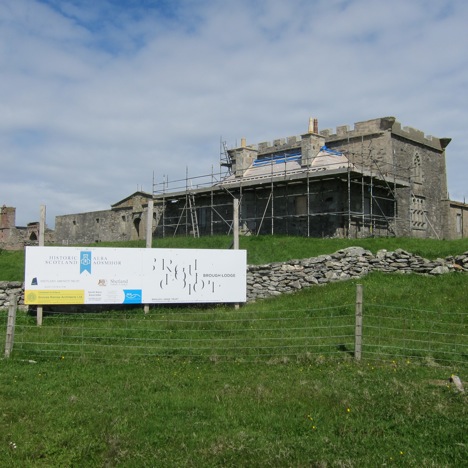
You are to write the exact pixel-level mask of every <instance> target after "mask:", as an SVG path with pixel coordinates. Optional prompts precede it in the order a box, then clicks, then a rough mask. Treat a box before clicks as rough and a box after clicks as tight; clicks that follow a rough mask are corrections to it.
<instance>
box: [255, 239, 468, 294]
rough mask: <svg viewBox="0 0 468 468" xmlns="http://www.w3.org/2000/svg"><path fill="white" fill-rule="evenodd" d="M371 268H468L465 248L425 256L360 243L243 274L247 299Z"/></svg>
mask: <svg viewBox="0 0 468 468" xmlns="http://www.w3.org/2000/svg"><path fill="white" fill-rule="evenodd" d="M372 271H382V272H386V273H400V274H409V273H419V274H427V275H440V274H443V273H449V272H452V271H462V272H463V271H464V272H468V252H465V253H464V254H462V255H459V256H456V257H447V258H445V259H438V260H427V259H425V258H422V257H419V256H417V255H413V254H411V253H409V252H406V251H404V250H401V249H398V250H396V251H395V252H388V251H386V250H379V251H378V252H377V254H375V255H374V254H372V252H370V251H369V250H365V249H362V248H360V247H350V248H347V249H343V250H339V251H338V252H336V253H334V254H331V255H321V256H319V257H313V258H306V259H302V260H290V261H288V262H281V263H269V264H266V265H250V266H249V267H248V274H247V300H248V302H252V301H255V300H256V299H264V298H267V297H272V296H279V295H280V294H285V293H292V292H295V291H298V290H300V289H303V288H307V287H310V286H313V285H320V284H326V283H329V282H333V281H343V280H348V279H356V278H361V277H363V276H365V275H367V274H368V273H370V272H372Z"/></svg>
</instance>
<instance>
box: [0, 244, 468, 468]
mask: <svg viewBox="0 0 468 468" xmlns="http://www.w3.org/2000/svg"><path fill="white" fill-rule="evenodd" d="M222 240H223V241H224V240H225V239H222ZM308 241H309V240H297V239H290V238H271V239H270V238H258V239H255V238H251V239H244V240H243V242H246V244H244V245H242V244H241V246H242V247H244V248H245V246H246V245H247V248H248V250H249V256H252V257H253V258H254V259H255V262H259V263H264V262H269V261H273V260H280V259H281V257H282V256H284V255H287V257H288V258H291V257H296V258H299V257H308V256H315V255H317V254H320V253H330V252H332V251H335V250H337V249H339V248H342V247H345V246H346V244H345V243H341V241H340V242H339V241H338V240H334V239H333V240H332V239H330V240H329V241H330V243H328V242H326V241H322V240H320V241H319V242H317V243H315V242H310V243H309V242H308ZM369 241H370V242H368V243H367V244H366V245H363V244H360V243H359V242H357V241H354V242H350V243H349V244H348V245H363V246H364V247H366V248H369V249H370V250H373V251H375V250H376V249H379V248H387V249H389V250H394V249H395V248H399V247H401V248H405V249H406V250H409V251H412V252H415V253H418V254H420V255H423V256H426V257H430V258H435V257H443V256H446V255H449V254H457V253H461V252H463V251H466V250H468V248H467V245H466V243H462V242H460V243H458V242H457V243H455V244H452V243H444V242H437V241H435V242H434V243H432V242H429V243H425V242H421V243H419V242H418V243H417V244H418V245H420V247H419V249H420V250H417V245H416V244H413V247H414V248H411V246H408V245H407V244H406V245H405V244H404V242H401V243H399V244H398V245H393V246H391V245H390V244H389V243H388V244H386V246H384V245H382V244H380V243H374V241H377V240H374V239H371V240H369ZM384 241H385V240H384ZM388 241H392V242H393V240H388ZM217 242H218V241H217ZM219 242H220V241H219ZM322 242H324V244H322ZM301 244H303V245H302V246H301ZM259 246H261V247H259ZM171 247H181V245H171ZM205 247H206V245H205ZM216 247H221V245H220V244H218V245H217V246H216ZM325 248H327V252H324V251H322V249H325ZM431 251H432V252H433V254H434V255H429V252H431ZM3 255H4V253H3V254H2V255H1V256H3ZM1 256H0V257H1ZM282 259H285V258H284V257H283V258H282ZM249 261H252V260H249ZM360 282H361V283H362V284H363V286H364V327H366V324H369V321H370V315H371V312H372V310H371V305H372V304H378V305H379V307H384V308H385V311H386V312H387V313H388V315H390V316H391V317H392V318H398V319H399V321H405V324H406V325H405V326H407V327H408V330H409V329H410V328H411V327H413V328H415V329H416V331H417V332H419V329H418V327H420V330H422V331H426V332H427V331H428V330H429V332H431V328H432V325H431V324H432V320H433V317H434V315H435V316H437V315H439V317H438V323H439V322H441V323H442V324H441V325H440V326H441V327H442V328H441V330H442V332H443V334H444V336H448V337H449V338H450V339H449V341H448V343H447V346H448V347H450V346H451V345H450V343H453V342H454V340H455V338H456V339H459V340H462V341H460V343H461V346H462V348H461V349H462V350H463V349H466V346H467V340H466V324H467V317H466V303H467V301H466V292H467V291H468V275H464V274H450V275H444V276H441V277H437V278H435V277H424V276H416V275H384V274H371V275H369V276H367V277H365V278H363V279H362V280H360ZM355 285H356V281H349V282H344V283H333V284H329V285H327V286H325V287H312V288H309V289H307V290H302V291H300V292H298V293H297V294H293V295H287V296H283V297H280V298H277V299H275V300H266V301H261V302H258V303H256V304H248V305H246V306H245V307H242V308H241V311H240V312H236V311H235V310H233V309H229V308H217V309H215V310H213V315H220V314H224V315H223V317H225V318H234V317H235V316H236V314H239V313H242V314H246V313H247V314H250V315H252V316H254V315H256V314H259V315H261V314H273V315H274V314H276V315H278V314H279V313H281V312H282V311H289V312H288V313H290V314H294V313H296V312H294V311H298V312H297V314H298V315H297V318H298V321H299V322H300V321H303V318H301V316H300V315H299V314H300V313H302V312H301V311H304V310H314V309H318V308H326V307H334V306H336V305H337V304H343V305H344V304H348V303H349V302H352V301H353V300H354V293H355ZM367 308H369V312H367V310H368V309H367ZM190 312H192V313H193V314H196V313H200V311H197V310H196V309H194V310H192V311H190V309H185V310H172V311H171V310H170V309H168V308H165V309H158V308H155V309H152V310H151V312H150V316H151V319H154V320H156V319H158V318H161V317H160V316H162V315H163V314H165V315H166V316H168V315H171V318H172V319H177V318H178V317H179V315H180V314H187V313H190ZM438 312H439V314H438ZM141 314H142V312H141V311H138V310H137V311H135V312H134V313H133V315H132V314H127V316H125V318H124V320H122V321H121V322H122V328H119V326H118V325H117V324H116V321H115V320H114V322H112V323H113V324H114V325H115V326H116V329H115V333H116V334H118V333H121V332H122V331H123V330H128V329H134V328H135V327H132V320H139V322H138V323H139V324H140V323H141ZM109 315H110V314H109ZM131 315H132V316H131ZM379 315H383V312H381V310H380V309H379ZM444 317H456V319H454V318H452V319H450V318H448V319H445V318H444ZM19 320H20V321H21V320H23V321H30V322H31V323H33V322H34V317H27V316H23V317H20V318H19ZM60 320H61V321H62V322H63V324H64V325H65V327H66V326H67V325H69V324H70V323H71V322H70V321H69V319H68V318H67V317H66V316H64V317H61V318H60ZM83 320H84V319H83ZM379 320H381V319H379ZM175 321H176V320H172V322H171V321H170V320H169V321H166V323H167V329H168V331H171V332H172V333H178V332H180V329H179V328H176V327H175V325H174V323H175ZM366 321H367V322H366ZM5 323H6V320H3V321H2V324H3V325H4V324H5ZM85 323H87V322H85ZM148 323H149V325H145V326H146V327H147V328H146V329H145V330H143V332H150V331H152V329H153V326H154V323H155V322H151V321H148ZM52 324H53V322H52V321H48V317H46V318H45V321H44V325H43V327H42V328H40V329H37V328H34V333H36V338H37V341H38V342H40V340H41V339H43V338H44V336H46V335H47V336H49V335H53V334H55V335H56V336H57V337H59V338H60V339H62V340H63V338H62V337H61V336H60V335H61V334H62V333H63V330H64V327H61V328H60V327H58V328H56V329H55V328H54V326H53V325H52ZM246 324H247V325H249V324H250V322H248V321H246ZM139 326H140V325H139ZM141 326H143V325H141ZM158 326H159V325H158ZM207 327H208V330H207V331H206V333H207V336H209V335H208V334H209V332H210V330H209V324H207ZM249 329H250V327H249ZM436 331H437V330H436ZM92 332H93V333H95V334H97V330H92ZM163 332H164V330H162V331H160V332H159V333H163ZM31 333H32V332H31ZM366 333H368V335H367V338H366ZM370 333H371V331H370V330H368V331H366V329H365V335H364V336H365V338H364V356H365V357H366V352H367V349H368V348H366V346H369V345H370V344H371V343H372V340H371V338H374V337H373V336H372V335H369V334H370ZM395 335H398V333H391V332H390V333H389V334H388V336H382V335H381V334H380V335H379V337H378V338H379V339H380V340H384V339H386V340H393V339H395V338H399V336H397V337H395ZM248 336H249V337H250V339H251V340H252V344H254V343H255V342H256V341H259V340H260V339H261V338H262V335H261V330H257V331H255V330H254V331H253V332H251V333H250V334H249V335H248ZM431 336H432V335H427V336H425V337H424V336H423V340H428V339H430V337H431ZM22 338H23V337H22V336H21V335H20V334H19V335H18V336H17V339H18V346H19V349H22V343H21V340H22ZM312 338H313V337H311V339H312ZM380 343H383V342H382V341H381V342H380ZM168 346H169V345H168ZM15 349H16V348H15ZM23 349H24V351H23V352H22V353H23V354H19V355H16V356H14V357H13V359H10V360H3V361H1V362H0V375H1V378H0V401H1V402H2V408H1V411H0V425H1V427H2V431H0V460H1V461H0V465H1V466H9V467H10V466H12V467H14V466H18V467H20V466H21V467H22V466H31V467H46V466H47V467H49V466H125V467H127V466H128V467H132V466H161V467H174V466H192V467H214V466H220V467H221V466H223V467H229V466H231V467H234V466H235V467H238V466H245V467H247V466H248V467H263V466H272V467H284V466H311V467H338V466H339V467H367V466H369V467H374V466H414V467H419V466H425V467H426V466H427V467H446V466H449V467H452V466H453V467H459V466H464V465H465V464H466V460H467V458H468V442H467V439H466V434H467V433H468V410H467V408H468V406H467V395H466V394H465V393H459V392H457V391H456V390H455V389H454V387H453V385H451V384H450V382H449V378H450V376H451V375H452V374H457V375H459V376H460V378H461V379H462V381H465V382H466V380H467V375H468V372H467V371H468V366H467V364H466V358H467V357H468V356H467V355H466V353H465V354H464V356H465V360H464V361H458V362H456V363H452V364H450V363H449V364H447V363H445V364H444V365H441V364H440V361H438V360H437V359H426V358H425V357H424V356H421V357H418V356H416V357H414V358H413V357H408V356H409V355H410V354H411V353H409V354H408V355H407V356H405V357H402V356H399V357H394V358H391V357H390V358H389V357H388V355H385V358H384V359H383V358H382V355H381V354H379V353H380V352H381V350H380V349H379V348H376V350H374V348H373V350H374V351H375V353H376V354H372V355H371V358H369V357H367V358H366V359H365V360H364V361H363V362H362V363H356V362H354V361H353V360H352V357H351V356H350V355H349V354H348V353H341V354H340V355H332V356H324V355H322V354H315V355H308V354H303V355H301V356H298V357H296V358H289V359H282V358H281V353H282V352H284V354H285V355H286V354H287V350H283V351H282V350H279V351H278V352H279V353H280V357H279V358H278V359H263V360H262V359H256V360H254V361H251V360H242V359H234V360H226V361H222V360H216V359H210V356H209V355H206V356H203V355H201V357H199V358H197V359H193V358H188V357H184V356H176V357H163V355H165V356H168V353H161V355H154V356H146V357H133V358H131V359H127V360H125V359H122V358H121V356H120V355H117V352H115V354H114V351H113V349H115V348H113V347H109V348H106V354H105V355H101V356H91V355H88V354H84V355H83V356H82V357H74V358H72V357H69V355H67V354H65V355H64V354H62V353H61V352H60V351H61V349H57V352H56V354H55V355H54V354H52V355H48V356H46V357H43V358H39V359H37V358H36V359H35V362H29V357H30V355H29V354H28V353H29V352H31V349H32V348H29V349H28V348H27V347H26V348H23ZM455 351H457V350H455ZM15 352H16V351H15ZM458 352H459V351H458Z"/></svg>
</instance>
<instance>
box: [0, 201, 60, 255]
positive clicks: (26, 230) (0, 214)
mask: <svg viewBox="0 0 468 468" xmlns="http://www.w3.org/2000/svg"><path fill="white" fill-rule="evenodd" d="M38 239H39V222H32V223H28V225H27V226H25V227H22V226H16V208H14V207H11V206H5V205H3V206H2V207H1V208H0V249H4V250H21V249H23V248H24V246H25V245H37V243H38ZM45 239H46V240H47V241H48V242H53V232H52V231H51V230H50V229H47V230H46V232H45Z"/></svg>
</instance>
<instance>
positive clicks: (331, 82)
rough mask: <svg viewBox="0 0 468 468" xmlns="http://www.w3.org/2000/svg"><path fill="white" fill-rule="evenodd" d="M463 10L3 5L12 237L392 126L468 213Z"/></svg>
mask: <svg viewBox="0 0 468 468" xmlns="http://www.w3.org/2000/svg"><path fill="white" fill-rule="evenodd" d="M467 24H468V2H467V1H465V0H412V1H408V0H393V1H391V2H389V1H388V0H288V1H285V0H0V205H4V204H5V205H7V206H13V207H16V224H17V226H25V225H26V224H27V223H29V222H34V221H38V220H39V217H40V207H41V205H45V206H46V210H47V225H48V226H49V227H51V228H53V227H54V225H55V216H58V215H65V214H73V213H82V212H87V211H98V210H106V209H109V208H110V206H111V205H112V204H114V203H116V202H118V201H120V200H122V199H124V198H126V197H127V196H129V195H131V194H132V193H134V192H135V191H137V190H143V191H146V192H151V191H152V190H153V182H155V183H158V184H160V183H162V182H163V180H167V179H168V180H169V181H172V180H175V179H184V178H185V177H186V176H187V175H188V176H189V177H194V176H199V175H205V174H211V173H212V172H214V173H218V172H219V162H220V155H221V146H222V145H221V142H225V143H226V145H227V147H228V148H232V147H235V146H236V144H239V143H240V140H241V138H246V140H247V144H252V143H259V142H262V141H272V140H274V139H277V138H283V137H288V136H293V135H300V134H302V133H306V131H307V128H308V122H309V118H310V117H314V118H317V119H318V122H319V129H320V130H323V129H328V128H330V129H335V128H336V127H337V126H341V125H349V126H350V127H351V128H353V126H354V123H355V122H359V121H364V120H370V119H374V118H378V117H384V116H394V117H396V118H397V120H398V121H399V122H401V124H402V125H403V126H410V127H414V128H417V129H419V130H422V131H424V133H425V134H426V135H433V136H436V137H441V138H442V137H448V138H452V142H451V143H450V144H449V146H448V147H447V150H446V159H447V172H448V188H449V195H450V198H451V199H452V200H458V201H463V200H464V199H465V197H466V200H467V201H468V183H467V181H466V177H467V175H468V157H467V154H466V148H468V97H467V96H468V27H467Z"/></svg>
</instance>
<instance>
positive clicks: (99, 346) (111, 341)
mask: <svg viewBox="0 0 468 468" xmlns="http://www.w3.org/2000/svg"><path fill="white" fill-rule="evenodd" d="M1 321H2V322H1V323H2V325H3V326H2V329H3V330H6V322H7V320H6V314H4V313H2V314H1ZM467 322H468V321H467V313H443V312H442V313H441V312H439V311H437V312H434V311H427V310H415V309H405V308H396V307H392V306H390V305H372V304H369V303H366V304H365V307H364V313H363V329H362V334H363V338H362V343H363V346H362V358H363V359H393V358H402V357H404V358H423V359H430V360H435V361H440V362H444V363H447V362H448V363H452V364H453V363H462V364H467V363H468V338H467V335H468V334H467ZM2 339H3V340H4V339H5V333H3V336H2ZM3 344H4V341H3ZM354 346H355V304H343V305H340V306H337V307H329V308H318V309H312V308H307V309H290V310H269V311H266V310H262V309H259V310H253V311H252V310H251V309H249V310H248V311H247V310H245V309H242V308H241V309H239V310H234V309H226V308H222V309H218V308H212V309H170V308H165V309H156V310H151V311H150V313H149V314H146V315H145V314H144V313H143V311H142V310H141V309H135V310H131V311H129V310H127V311H111V312H101V313H74V314H71V313H55V314H48V315H46V316H45V317H44V321H43V325H42V326H41V327H38V326H37V325H36V318H35V317H34V316H31V315H27V314H23V313H19V314H18V316H17V319H16V327H15V339H14V348H13V353H12V355H11V357H12V358H13V359H40V358H58V359H61V358H65V357H68V358H70V357H75V358H88V359H100V360H101V359H111V360H114V359H130V358H137V357H143V358H144V357H146V358H148V357H149V358H152V357H154V358H161V357H173V358H183V359H192V360H194V359H209V360H216V361H218V360H219V361H246V362H247V361H256V360H272V359H273V360H275V359H276V360H281V359H296V360H301V359H308V360H310V359H314V358H318V357H320V356H343V357H344V356H346V357H352V356H353V355H354Z"/></svg>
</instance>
